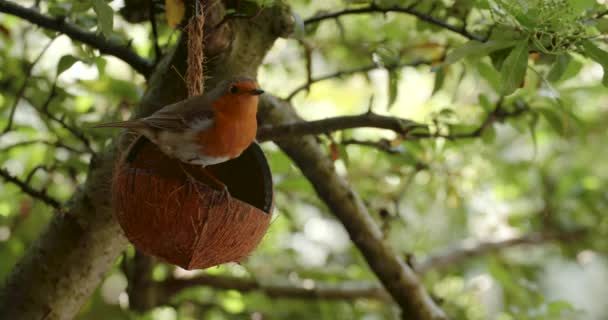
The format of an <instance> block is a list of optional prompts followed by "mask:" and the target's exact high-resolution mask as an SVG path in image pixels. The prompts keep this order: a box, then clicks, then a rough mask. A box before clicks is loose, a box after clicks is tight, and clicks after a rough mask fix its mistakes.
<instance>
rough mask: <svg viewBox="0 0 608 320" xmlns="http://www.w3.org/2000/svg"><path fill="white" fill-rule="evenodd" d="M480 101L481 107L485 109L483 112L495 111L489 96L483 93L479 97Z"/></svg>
mask: <svg viewBox="0 0 608 320" xmlns="http://www.w3.org/2000/svg"><path fill="white" fill-rule="evenodd" d="M478 99H479V105H480V106H481V107H482V108H483V110H485V111H486V112H488V113H490V112H492V111H493V110H494V106H493V105H492V102H490V98H488V96H486V95H485V94H483V93H482V94H480V95H479V97H478Z"/></svg>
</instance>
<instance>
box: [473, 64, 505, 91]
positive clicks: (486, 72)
mask: <svg viewBox="0 0 608 320" xmlns="http://www.w3.org/2000/svg"><path fill="white" fill-rule="evenodd" d="M476 67H477V72H478V73H479V75H480V76H482V77H483V78H484V79H485V80H486V81H487V82H488V83H489V84H490V86H491V87H492V89H494V90H495V91H496V92H499V91H500V73H498V71H496V69H494V67H492V66H491V65H489V64H488V63H485V62H479V63H477V64H476Z"/></svg>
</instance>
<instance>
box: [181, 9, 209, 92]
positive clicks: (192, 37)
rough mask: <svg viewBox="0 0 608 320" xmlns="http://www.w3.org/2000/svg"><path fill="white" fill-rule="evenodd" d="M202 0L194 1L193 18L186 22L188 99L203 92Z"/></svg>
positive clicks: (203, 14)
mask: <svg viewBox="0 0 608 320" xmlns="http://www.w3.org/2000/svg"><path fill="white" fill-rule="evenodd" d="M201 2H202V0H194V16H192V18H190V22H188V27H187V29H188V60H187V63H188V67H187V69H186V85H187V87H188V97H192V96H197V95H202V94H203V93H204V92H205V85H204V75H203V64H204V62H205V55H204V53H203V50H204V43H203V38H204V31H203V25H204V24H205V13H204V12H203V7H204V6H203V4H202V3H201Z"/></svg>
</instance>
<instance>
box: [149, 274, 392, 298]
mask: <svg viewBox="0 0 608 320" xmlns="http://www.w3.org/2000/svg"><path fill="white" fill-rule="evenodd" d="M160 286H161V290H162V292H163V295H165V296H166V297H167V298H170V297H171V296H173V295H174V294H175V293H177V292H179V291H181V290H183V289H185V288H189V287H193V286H206V287H212V288H214V289H220V290H236V291H239V292H251V291H261V292H263V293H264V294H266V295H267V296H269V297H274V298H286V299H321V300H352V299H375V300H384V301H386V300H390V296H389V295H387V294H386V291H384V289H382V287H380V286H378V285H376V284H374V283H369V282H347V283H342V284H335V285H329V284H323V283H315V284H314V286H311V287H304V286H299V285H294V284H289V283H282V284H276V283H275V284H271V283H268V284H263V283H260V282H258V281H256V280H253V279H243V278H239V277H231V276H213V275H206V274H205V275H201V276H198V277H196V278H193V279H169V280H166V281H164V282H162V283H161V284H160Z"/></svg>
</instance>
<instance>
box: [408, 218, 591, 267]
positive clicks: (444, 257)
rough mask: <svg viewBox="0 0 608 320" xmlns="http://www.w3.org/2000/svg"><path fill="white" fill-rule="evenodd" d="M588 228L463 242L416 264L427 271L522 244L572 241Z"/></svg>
mask: <svg viewBox="0 0 608 320" xmlns="http://www.w3.org/2000/svg"><path fill="white" fill-rule="evenodd" d="M585 233H586V230H584V229H578V230H574V231H562V232H553V233H540V232H535V233H530V234H527V235H523V236H520V237H516V238H511V239H506V240H499V241H483V242H477V243H474V244H472V245H471V244H469V245H466V244H462V245H460V246H458V247H456V248H449V249H444V250H442V251H441V252H440V253H437V254H432V255H430V256H429V257H428V258H426V259H424V260H423V261H422V262H421V263H418V264H416V268H415V269H416V272H418V273H426V272H428V271H430V270H436V269H442V268H446V267H449V266H453V265H455V264H459V263H462V262H463V261H465V260H467V259H470V258H473V257H478V256H482V255H486V254H489V253H492V252H496V251H499V250H502V249H506V248H510V247H515V246H521V245H535V244H544V243H547V242H552V241H561V242H566V241H571V240H576V239H580V238H582V237H584V236H585Z"/></svg>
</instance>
